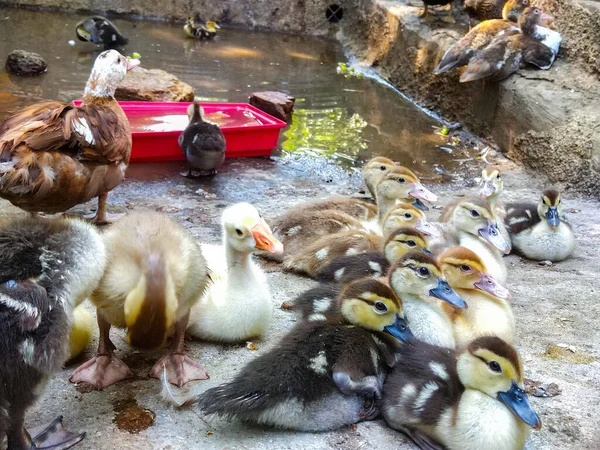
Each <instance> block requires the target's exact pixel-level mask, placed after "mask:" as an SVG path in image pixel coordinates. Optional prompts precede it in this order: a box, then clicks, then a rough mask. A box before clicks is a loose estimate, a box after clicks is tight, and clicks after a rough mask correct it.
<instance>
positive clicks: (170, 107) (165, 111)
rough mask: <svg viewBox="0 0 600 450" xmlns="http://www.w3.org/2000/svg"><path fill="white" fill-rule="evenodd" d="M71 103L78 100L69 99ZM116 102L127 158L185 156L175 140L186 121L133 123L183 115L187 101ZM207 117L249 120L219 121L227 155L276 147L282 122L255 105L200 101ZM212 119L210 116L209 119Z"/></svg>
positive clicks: (258, 153) (252, 153) (173, 158)
mask: <svg viewBox="0 0 600 450" xmlns="http://www.w3.org/2000/svg"><path fill="white" fill-rule="evenodd" d="M73 104H74V105H75V106H79V105H80V104H81V100H75V101H74V102H73ZM119 104H120V105H121V108H123V111H124V112H125V115H126V116H127V118H128V119H129V121H130V123H132V133H131V134H132V138H133V148H132V150H131V162H150V161H176V160H184V159H185V156H184V155H183V152H182V151H181V147H179V144H178V143H177V139H178V138H179V135H180V134H181V132H182V131H183V129H184V128H185V126H186V123H184V122H187V121H181V120H178V121H177V125H180V126H177V129H175V125H173V126H170V127H169V130H168V131H162V130H159V131H147V130H140V129H137V128H136V125H134V124H135V123H137V122H138V121H139V118H141V117H161V116H169V115H179V114H181V115H184V114H186V112H187V108H188V106H189V105H190V103H189V102H127V101H120V102H119ZM201 105H202V108H204V113H205V115H206V116H208V117H207V119H208V120H212V119H211V117H210V115H211V114H215V113H224V114H223V115H222V116H223V117H226V116H225V115H227V116H229V117H234V118H235V117H241V116H242V115H245V116H246V118H247V119H250V120H252V122H254V123H252V124H248V125H238V124H235V123H234V124H227V123H225V124H223V125H222V126H221V130H222V131H223V135H224V136H225V142H226V145H227V147H226V150H225V156H226V157H227V158H241V157H247V156H270V155H271V151H272V150H273V149H274V148H276V147H277V141H278V140H279V131H280V130H281V129H282V128H285V126H286V123H285V122H283V121H282V120H279V119H277V118H275V117H273V116H271V115H270V114H267V113H265V112H263V111H261V110H259V109H258V108H255V107H254V106H252V105H249V104H246V103H201ZM213 121H214V120H213Z"/></svg>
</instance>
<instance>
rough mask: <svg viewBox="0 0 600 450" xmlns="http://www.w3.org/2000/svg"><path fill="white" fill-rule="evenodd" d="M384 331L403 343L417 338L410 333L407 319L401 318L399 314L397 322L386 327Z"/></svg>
mask: <svg viewBox="0 0 600 450" xmlns="http://www.w3.org/2000/svg"><path fill="white" fill-rule="evenodd" d="M383 331H385V332H386V333H388V334H391V335H392V336H394V337H395V338H396V339H398V340H400V341H402V342H407V341H409V340H411V339H414V337H415V335H414V334H413V333H412V331H410V328H409V327H408V323H407V322H406V319H405V318H404V317H400V316H399V315H398V314H396V321H395V322H394V323H393V324H392V325H388V326H386V327H384V328H383Z"/></svg>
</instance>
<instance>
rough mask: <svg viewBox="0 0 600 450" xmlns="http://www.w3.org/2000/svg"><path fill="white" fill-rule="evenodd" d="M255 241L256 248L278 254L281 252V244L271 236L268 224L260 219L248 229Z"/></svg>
mask: <svg viewBox="0 0 600 450" xmlns="http://www.w3.org/2000/svg"><path fill="white" fill-rule="evenodd" d="M250 231H251V232H252V237H254V241H255V242H256V248H257V249H259V250H264V251H267V252H270V253H274V254H276V255H279V254H281V253H283V244H282V243H281V242H279V240H278V239H277V238H276V237H275V236H273V233H272V232H271V229H270V228H269V225H267V223H266V222H265V221H264V220H262V221H260V222H259V223H257V224H256V225H254V226H253V227H252V229H251V230H250Z"/></svg>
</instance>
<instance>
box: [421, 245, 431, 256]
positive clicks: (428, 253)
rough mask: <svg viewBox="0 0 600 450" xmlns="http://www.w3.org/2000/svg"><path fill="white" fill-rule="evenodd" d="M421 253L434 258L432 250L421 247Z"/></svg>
mask: <svg viewBox="0 0 600 450" xmlns="http://www.w3.org/2000/svg"><path fill="white" fill-rule="evenodd" d="M421 251H422V252H423V253H425V254H426V255H431V256H433V253H432V252H431V250H429V249H428V248H427V247H421Z"/></svg>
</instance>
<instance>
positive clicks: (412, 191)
mask: <svg viewBox="0 0 600 450" xmlns="http://www.w3.org/2000/svg"><path fill="white" fill-rule="evenodd" d="M380 197H382V198H385V199H387V200H388V201H390V200H395V201H401V202H403V203H411V204H412V205H413V206H416V207H417V208H419V209H421V210H425V211H426V210H428V209H429V208H428V207H427V206H426V205H425V204H424V203H423V202H437V200H438V198H437V195H435V194H434V193H433V192H431V191H429V190H428V189H426V188H425V186H423V185H422V184H421V181H420V180H419V178H418V177H417V176H416V175H415V174H414V173H413V172H412V171H411V170H409V169H407V168H406V167H402V166H396V167H393V168H392V169H390V171H389V172H388V173H387V174H386V175H385V176H384V177H383V179H382V180H381V181H380V182H379V184H378V185H377V199H378V200H379V198H380Z"/></svg>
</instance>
